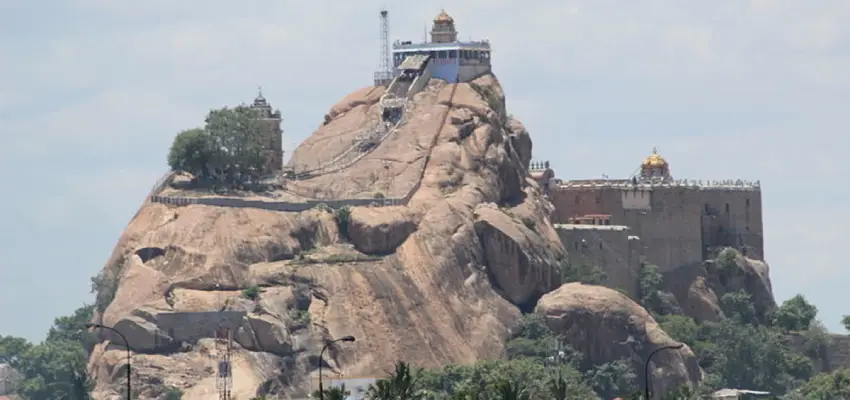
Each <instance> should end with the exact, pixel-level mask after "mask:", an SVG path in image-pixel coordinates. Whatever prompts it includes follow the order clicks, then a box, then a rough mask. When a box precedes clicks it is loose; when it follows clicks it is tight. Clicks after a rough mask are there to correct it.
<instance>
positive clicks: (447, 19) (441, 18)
mask: <svg viewBox="0 0 850 400" xmlns="http://www.w3.org/2000/svg"><path fill="white" fill-rule="evenodd" d="M438 22H449V23H454V22H455V20H454V19H453V18H452V17H450V16H449V14H446V10H441V11H440V15H437V18H434V23H438Z"/></svg>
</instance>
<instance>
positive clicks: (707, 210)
mask: <svg viewBox="0 0 850 400" xmlns="http://www.w3.org/2000/svg"><path fill="white" fill-rule="evenodd" d="M710 212H711V208H710V207H708V204H706V205H705V213H706V214H708V213H710Z"/></svg>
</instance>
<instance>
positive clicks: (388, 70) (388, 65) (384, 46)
mask: <svg viewBox="0 0 850 400" xmlns="http://www.w3.org/2000/svg"><path fill="white" fill-rule="evenodd" d="M389 14H390V13H389V11H387V9H386V8H382V9H381V59H380V62H379V64H378V71H377V72H375V86H384V85H388V84H389V83H390V81H392V78H393V69H392V65H393V62H392V58H391V53H390V17H389Z"/></svg>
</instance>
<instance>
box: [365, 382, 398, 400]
mask: <svg viewBox="0 0 850 400" xmlns="http://www.w3.org/2000/svg"><path fill="white" fill-rule="evenodd" d="M366 398H367V399H369V400H393V399H394V396H393V385H392V382H391V381H390V380H388V379H379V380H377V381H375V383H373V384H371V385H369V388H368V389H366Z"/></svg>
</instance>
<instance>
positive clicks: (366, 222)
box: [348, 207, 416, 254]
mask: <svg viewBox="0 0 850 400" xmlns="http://www.w3.org/2000/svg"><path fill="white" fill-rule="evenodd" d="M415 230H416V216H415V215H414V214H413V213H412V212H410V211H409V210H408V209H407V207H383V208H380V209H379V208H364V207H357V208H354V209H353V210H352V212H351V216H350V219H349V222H348V237H349V239H350V240H351V243H352V244H354V248H356V249H357V250H358V251H360V252H362V253H366V254H389V253H392V252H394V251H395V249H396V248H397V247H398V246H399V245H401V244H402V243H404V241H405V240H407V237H408V236H410V234H411V233H413V232H414V231H415Z"/></svg>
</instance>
